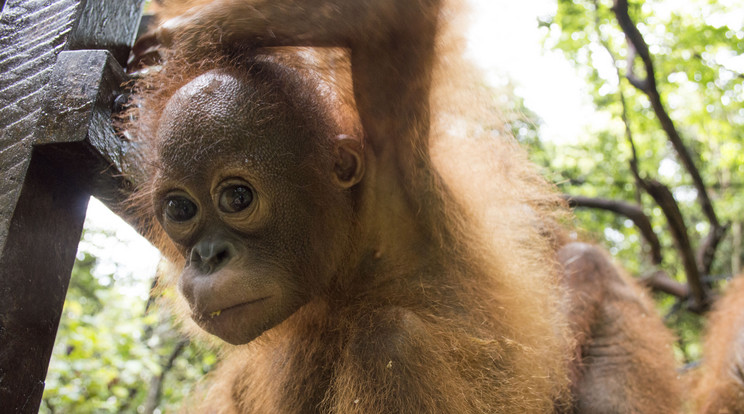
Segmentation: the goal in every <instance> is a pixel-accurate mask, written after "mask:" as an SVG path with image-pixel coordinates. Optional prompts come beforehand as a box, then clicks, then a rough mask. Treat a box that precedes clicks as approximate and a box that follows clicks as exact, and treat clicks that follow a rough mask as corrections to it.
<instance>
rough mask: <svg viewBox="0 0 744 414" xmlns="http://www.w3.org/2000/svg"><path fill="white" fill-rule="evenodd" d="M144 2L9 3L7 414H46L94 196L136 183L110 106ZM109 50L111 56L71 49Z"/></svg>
mask: <svg viewBox="0 0 744 414" xmlns="http://www.w3.org/2000/svg"><path fill="white" fill-rule="evenodd" d="M142 2H143V1H142V0H7V1H4V4H3V10H2V15H1V16H0V91H1V92H0V412H3V413H6V412H8V413H25V412H36V411H37V410H38V407H39V402H40V400H41V394H42V392H43V387H44V378H45V376H46V370H47V365H48V363H49V357H50V355H51V351H52V345H53V344H54V336H55V334H56V330H57V325H58V323H59V318H60V315H61V311H62V304H63V301H64V296H65V293H66V290H67V285H68V283H69V277H70V271H71V269H72V264H73V262H74V258H75V252H76V250H77V243H78V240H79V237H80V233H81V231H82V223H83V219H84V216H85V208H86V205H87V201H88V198H89V195H90V194H91V193H97V194H98V193H100V194H102V196H103V197H104V198H105V197H109V198H111V199H114V198H116V197H120V193H119V192H118V191H117V189H118V188H120V187H122V186H124V185H126V182H123V181H122V179H120V178H118V172H117V171H115V169H116V167H117V166H118V165H119V164H120V160H121V153H120V151H119V150H118V149H117V145H116V143H115V141H114V139H115V137H114V135H113V129H112V128H111V125H110V115H111V105H112V104H113V98H114V96H115V95H116V93H117V91H118V88H119V86H120V84H121V82H122V81H123V74H122V70H121V68H120V67H119V64H118V63H117V62H116V59H118V60H119V61H122V62H123V61H125V59H126V55H127V53H128V49H129V47H130V45H131V43H132V42H133V40H134V36H135V34H136V30H137V27H138V19H139V13H140V10H141V5H142ZM85 48H98V49H107V50H110V51H111V52H112V53H113V54H114V55H115V58H116V59H115V58H114V57H113V55H111V54H109V53H108V52H104V51H88V52H85V51H79V52H63V51H66V50H72V49H85Z"/></svg>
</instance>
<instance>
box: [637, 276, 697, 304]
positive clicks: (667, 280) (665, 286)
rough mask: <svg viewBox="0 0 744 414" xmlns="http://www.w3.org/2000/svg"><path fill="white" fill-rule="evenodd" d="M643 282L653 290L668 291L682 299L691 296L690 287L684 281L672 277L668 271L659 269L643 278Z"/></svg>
mask: <svg viewBox="0 0 744 414" xmlns="http://www.w3.org/2000/svg"><path fill="white" fill-rule="evenodd" d="M641 284H643V285H645V286H648V287H649V288H651V289H653V290H657V291H660V292H664V293H668V294H670V295H672V296H676V297H678V298H680V299H687V298H688V297H689V296H690V288H689V287H688V286H687V285H685V284H682V283H679V282H677V281H676V280H674V279H672V278H671V277H670V276H669V274H667V272H665V271H663V270H657V271H655V272H653V273H652V274H650V275H648V276H646V277H643V278H641Z"/></svg>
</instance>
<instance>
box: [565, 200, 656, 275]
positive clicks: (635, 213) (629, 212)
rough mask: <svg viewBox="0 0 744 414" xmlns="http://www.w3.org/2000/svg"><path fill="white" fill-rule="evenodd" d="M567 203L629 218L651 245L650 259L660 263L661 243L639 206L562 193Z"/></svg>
mask: <svg viewBox="0 0 744 414" xmlns="http://www.w3.org/2000/svg"><path fill="white" fill-rule="evenodd" d="M564 198H565V199H566V201H568V205H569V206H571V207H572V208H573V207H584V208H598V209H601V210H607V211H612V212H613V213H617V214H620V215H621V216H624V217H627V218H628V219H630V220H631V221H632V222H633V224H635V226H636V227H637V228H638V230H639V231H640V232H641V236H643V238H644V239H645V240H646V242H648V244H649V246H650V247H651V252H650V253H651V261H652V262H653V264H654V265H659V264H661V243H660V242H659V238H658V237H657V236H656V233H655V232H654V230H653V227H652V226H651V221H650V220H649V219H648V217H647V216H646V214H645V213H644V212H643V210H642V209H641V207H640V206H638V205H635V204H631V203H628V202H626V201H620V200H607V199H603V198H592V197H584V196H568V195H564Z"/></svg>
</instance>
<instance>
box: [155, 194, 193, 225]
mask: <svg viewBox="0 0 744 414" xmlns="http://www.w3.org/2000/svg"><path fill="white" fill-rule="evenodd" d="M163 210H164V211H165V216H166V217H167V218H168V219H169V220H172V221H175V222H178V223H181V222H184V221H189V220H191V219H192V218H194V216H196V204H194V202H193V201H191V200H189V199H188V198H186V197H184V196H180V195H178V196H170V197H168V198H166V199H165V207H164V208H163Z"/></svg>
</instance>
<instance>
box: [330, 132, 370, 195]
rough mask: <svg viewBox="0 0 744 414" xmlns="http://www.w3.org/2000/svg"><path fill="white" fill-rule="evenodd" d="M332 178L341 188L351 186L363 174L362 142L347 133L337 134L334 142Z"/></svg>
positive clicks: (357, 181)
mask: <svg viewBox="0 0 744 414" xmlns="http://www.w3.org/2000/svg"><path fill="white" fill-rule="evenodd" d="M334 151H335V158H336V160H335V163H334V165H333V175H332V176H333V180H334V182H335V183H336V185H338V186H339V187H341V188H343V189H347V188H351V187H353V186H354V185H356V184H357V183H359V181H361V180H362V177H363V176H364V153H363V148H362V143H361V142H360V141H359V140H358V139H356V138H353V137H350V136H348V135H339V136H337V137H336V141H335V144H334Z"/></svg>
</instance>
